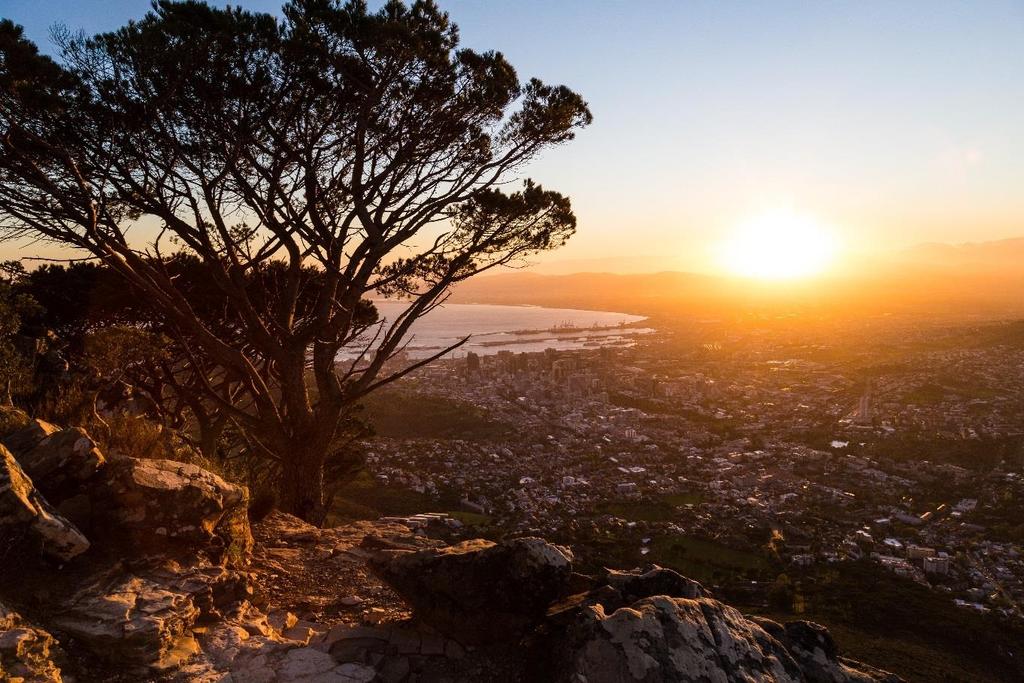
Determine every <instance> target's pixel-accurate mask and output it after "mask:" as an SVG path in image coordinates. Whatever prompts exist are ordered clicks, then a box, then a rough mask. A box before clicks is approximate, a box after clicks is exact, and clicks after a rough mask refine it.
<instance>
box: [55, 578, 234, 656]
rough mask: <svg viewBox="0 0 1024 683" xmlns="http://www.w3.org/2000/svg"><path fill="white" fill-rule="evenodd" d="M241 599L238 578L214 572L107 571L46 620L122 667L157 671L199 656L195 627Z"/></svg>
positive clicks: (219, 616) (222, 612)
mask: <svg viewBox="0 0 1024 683" xmlns="http://www.w3.org/2000/svg"><path fill="white" fill-rule="evenodd" d="M248 594H251V589H250V588H249V587H248V582H247V580H246V577H245V575H244V574H241V573H239V572H235V571H232V570H227V569H224V568H221V567H212V566H200V567H189V568H182V567H180V566H179V565H177V564H175V563H173V562H168V563H163V564H156V565H151V566H145V565H143V566H138V567H127V568H126V567H114V568H112V569H111V570H109V571H107V572H105V573H104V574H102V575H100V576H98V577H94V578H93V580H91V581H89V582H88V583H87V584H86V585H85V586H84V587H83V588H81V589H80V590H79V591H78V592H77V593H75V594H74V595H73V596H71V597H70V598H68V599H67V600H65V601H64V602H63V603H62V604H61V605H60V609H59V610H58V611H57V613H56V614H55V615H54V616H53V617H52V618H51V620H50V622H49V623H51V624H52V625H53V626H54V627H55V628H56V629H58V630H60V631H62V632H64V633H66V634H68V635H70V636H72V637H73V638H75V639H76V640H77V641H78V642H79V643H81V644H82V645H84V646H85V647H86V648H88V649H89V650H91V651H92V652H93V654H94V655H96V656H97V657H99V658H101V659H104V660H106V661H108V662H111V663H115V664H117V665H118V666H119V667H123V668H124V669H126V670H130V671H132V672H135V673H140V674H141V673H144V672H151V671H162V670H167V669H170V668H173V667H176V666H178V665H180V664H181V663H182V662H183V661H186V660H188V659H189V658H191V657H192V656H193V655H195V654H197V653H198V652H199V644H198V641H197V640H196V639H195V637H194V634H193V631H192V629H193V628H194V627H195V626H196V625H197V623H198V622H200V621H213V620H217V619H220V618H222V617H223V616H224V615H225V613H226V612H228V611H229V610H231V609H234V608H235V607H237V605H239V604H242V603H243V601H244V600H245V598H246V596H247V595H248Z"/></svg>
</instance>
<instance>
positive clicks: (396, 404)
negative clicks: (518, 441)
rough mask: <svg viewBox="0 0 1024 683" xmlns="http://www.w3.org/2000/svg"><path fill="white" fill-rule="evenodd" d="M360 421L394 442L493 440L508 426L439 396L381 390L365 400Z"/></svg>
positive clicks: (508, 429)
mask: <svg viewBox="0 0 1024 683" xmlns="http://www.w3.org/2000/svg"><path fill="white" fill-rule="evenodd" d="M363 405H364V409H365V410H364V413H363V415H362V416H361V417H362V419H363V420H364V421H365V422H366V423H367V424H369V425H370V427H371V428H372V429H373V430H374V432H375V433H376V434H379V435H380V436H385V437H390V438H395V439H467V440H479V441H486V440H496V439H501V438H502V437H504V436H506V435H508V434H509V433H510V432H511V426H510V425H508V424H506V423H503V422H502V421H501V420H499V419H497V418H496V417H494V416H492V415H490V414H488V413H487V412H486V411H484V410H482V409H480V408H478V407H476V406H474V405H471V404H468V403H465V402H463V401H458V400H456V399H452V398H449V397H446V396H441V395H439V394H426V393H410V392H406V391H399V390H389V389H384V390H382V391H379V392H377V393H375V394H371V395H370V396H367V397H366V400H365V401H364V402H363Z"/></svg>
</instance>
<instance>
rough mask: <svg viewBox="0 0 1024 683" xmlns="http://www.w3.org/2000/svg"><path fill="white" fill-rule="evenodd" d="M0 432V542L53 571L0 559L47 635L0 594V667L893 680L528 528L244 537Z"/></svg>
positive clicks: (19, 672)
mask: <svg viewBox="0 0 1024 683" xmlns="http://www.w3.org/2000/svg"><path fill="white" fill-rule="evenodd" d="M0 438H4V439H5V440H6V443H9V444H12V445H13V446H15V447H16V448H17V449H18V450H17V451H16V452H14V453H13V454H12V453H11V452H10V451H8V450H7V448H5V447H3V446H0V551H6V552H7V553H8V556H10V553H9V551H10V550H12V549H16V550H17V557H19V558H29V559H32V558H33V557H35V556H39V555H45V556H47V557H49V558H50V560H57V561H58V562H60V563H62V564H61V566H60V568H58V567H57V566H55V563H53V562H35V563H32V562H29V563H28V564H25V565H24V566H22V565H18V566H15V565H14V564H11V563H8V564H5V565H2V566H0V593H2V594H0V599H4V600H6V601H7V604H15V605H16V606H17V607H18V609H19V611H20V612H21V613H22V614H30V615H31V617H32V618H33V621H34V623H38V624H41V625H42V626H43V627H45V629H47V630H43V629H42V628H40V627H39V626H36V625H34V624H33V625H30V624H28V623H27V622H26V621H25V620H24V619H22V618H21V617H19V616H18V615H17V614H15V613H14V612H13V611H11V610H10V609H8V608H6V607H4V606H3V605H0V680H10V679H14V680H17V679H19V678H20V679H23V680H26V681H59V680H60V677H61V675H62V672H61V670H60V668H58V664H56V663H55V656H56V659H57V661H61V662H65V661H67V662H70V663H69V664H68V665H67V666H62V667H61V668H65V669H67V668H73V669H74V673H77V674H79V675H80V677H81V680H103V679H107V678H113V679H115V680H118V681H120V680H139V681H155V680H159V681H161V682H167V681H173V682H179V681H180V682H182V683H184V681H189V682H193V681H198V682H200V683H213V682H217V683H242V682H243V681H244V682H245V683H249V682H257V683H258V682H262V681H265V682H267V683H272V682H279V683H299V682H300V681H302V682H314V681H338V682H341V683H369V682H370V681H384V682H386V683H400V682H402V681H411V680H449V681H455V682H458V681H476V680H490V681H494V682H495V683H497V682H500V681H509V682H511V681H522V680H555V681H564V682H566V683H648V682H654V681H678V682H685V681H701V682H705V681H722V682H728V681H735V680H743V681H754V680H757V681H775V682H778V683H782V682H786V681H794V682H796V681H800V682H802V683H854V682H856V683H868V682H871V681H887V682H891V681H896V680H898V679H896V678H895V677H893V676H891V675H889V674H886V673H885V672H881V671H877V670H875V669H872V668H871V667H868V666H865V665H861V664H859V663H857V662H852V661H849V660H846V659H843V658H842V657H841V656H840V655H839V652H838V648H837V647H836V645H835V643H834V642H833V640H832V638H831V636H830V634H829V633H828V631H827V630H826V629H824V628H823V627H821V626H818V625H816V624H813V623H810V622H792V623H789V624H785V625H782V624H778V623H776V622H773V621H769V620H765V619H757V618H747V617H744V616H743V615H742V614H740V613H739V612H738V611H736V610H735V609H733V608H731V607H729V606H728V605H725V604H723V603H721V602H719V601H717V600H715V599H713V598H712V596H711V595H710V594H709V593H708V592H707V591H706V590H705V589H704V588H703V587H702V586H701V585H700V584H699V583H697V582H695V581H692V580H690V579H688V578H686V577H684V576H681V575H680V574H678V573H677V572H674V571H672V570H670V569H666V568H662V567H658V566H655V565H650V566H647V567H643V568H638V569H633V570H627V571H621V570H605V571H603V572H601V573H600V574H599V575H597V576H593V577H590V576H584V575H582V574H578V573H575V572H573V556H572V553H571V552H570V551H569V550H568V549H566V548H562V547H559V546H556V545H552V544H550V543H548V542H546V541H544V540H542V539H539V538H516V539H508V540H503V541H501V542H498V543H494V542H491V541H485V540H481V539H477V540H472V541H465V542H462V543H459V544H457V545H452V546H446V545H445V544H444V543H443V542H441V541H438V540H431V539H428V538H424V537H422V536H419V535H415V534H413V533H412V532H411V531H410V529H409V528H408V527H405V526H403V525H401V524H397V523H394V522H357V523H353V524H351V525H348V526H345V527H339V528H335V529H318V528H316V527H313V526H310V525H308V524H306V523H304V522H302V521H301V520H298V519H295V518H294V517H291V516H289V515H284V514H281V513H277V512H275V513H272V514H271V515H269V516H268V517H267V518H266V519H265V520H263V522H261V524H260V525H258V526H257V534H256V535H257V538H258V540H259V545H258V547H256V548H255V549H254V547H253V546H254V538H253V534H252V533H251V530H250V527H249V522H248V515H247V511H246V506H247V501H248V494H247V491H246V490H245V489H244V488H242V487H239V486H236V485H233V484H230V483H228V482H226V481H224V480H223V479H222V478H220V477H218V476H217V475H215V474H213V473H211V472H209V471H207V470H204V469H202V468H199V467H196V466H194V465H188V464H183V463H178V462H171V461H167V460H137V459H131V458H115V459H111V460H110V461H106V460H105V459H104V457H103V455H102V454H101V453H100V452H99V450H98V449H97V448H96V445H95V443H93V441H92V439H90V438H89V437H88V435H87V434H86V433H85V432H84V431H82V430H77V429H60V428H58V427H56V426H54V425H49V424H48V423H45V422H41V421H37V420H36V421H33V420H29V419H28V418H27V416H24V415H23V414H20V415H19V414H18V413H16V412H12V411H9V410H6V411H5V410H0ZM19 461H20V462H19ZM26 469H27V470H29V471H30V473H31V474H29V473H26ZM32 475H34V476H35V477H36V478H38V480H39V482H42V483H43V485H44V486H45V491H44V492H43V493H40V491H39V490H37V489H36V487H35V485H34V484H33V479H32ZM44 494H45V497H44ZM49 496H52V497H53V499H52V501H51V502H56V503H58V504H59V508H58V510H59V511H60V512H58V511H57V510H55V509H54V508H53V507H52V506H51V505H50V503H48V502H47V499H46V498H47V497H49ZM61 512H65V513H66V514H67V515H68V516H72V517H74V519H76V520H77V519H82V520H85V521H86V522H87V523H88V526H86V527H84V528H85V529H86V533H87V534H89V535H91V538H92V540H93V541H95V543H94V544H93V546H92V550H91V551H90V552H89V553H85V550H86V549H88V548H89V547H90V546H89V541H87V540H86V538H85V536H83V535H82V533H81V531H79V529H78V528H77V527H76V526H75V525H74V524H73V523H72V522H71V521H68V519H67V518H66V517H65V516H64V515H62V514H61ZM72 559H74V561H73V562H70V561H69V560H72ZM370 569H372V571H373V572H374V573H375V574H376V575H377V576H379V577H380V578H382V579H383V580H384V582H385V583H386V584H387V585H386V586H385V585H382V584H381V582H380V580H378V579H377V578H375V577H374V576H373V575H371V574H370V571H369V570H370ZM19 572H20V573H19ZM389 586H390V588H389ZM14 601H17V602H14ZM409 607H411V608H412V618H411V619H410V618H409V616H410V615H409ZM51 634H52V635H51ZM56 639H60V641H61V643H62V644H63V645H64V646H65V648H64V649H65V650H66V651H67V652H68V653H69V659H67V660H63V659H61V658H60V656H59V655H60V652H59V650H58V649H57V647H56ZM118 676H120V678H116V677H118ZM124 676H127V677H128V678H124Z"/></svg>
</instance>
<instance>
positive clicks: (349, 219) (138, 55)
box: [0, 0, 591, 522]
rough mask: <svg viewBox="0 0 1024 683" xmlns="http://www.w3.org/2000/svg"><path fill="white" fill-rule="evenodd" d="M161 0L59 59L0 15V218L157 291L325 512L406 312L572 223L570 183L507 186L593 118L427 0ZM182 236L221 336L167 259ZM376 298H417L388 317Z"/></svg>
mask: <svg viewBox="0 0 1024 683" xmlns="http://www.w3.org/2000/svg"><path fill="white" fill-rule="evenodd" d="M153 7H154V9H153V11H152V12H151V13H150V14H148V15H147V16H146V17H145V18H143V19H142V20H140V21H138V22H133V23H130V24H128V25H127V26H125V27H123V28H121V29H120V30H118V31H115V32H113V33H107V34H103V35H99V36H96V37H93V38H88V39H86V38H80V37H65V38H64V39H63V41H62V43H63V48H64V49H63V58H62V63H61V64H58V63H56V62H55V61H53V60H51V59H49V58H47V57H44V56H41V55H40V54H39V53H38V50H37V49H36V47H35V46H34V45H32V44H31V43H30V42H29V41H27V40H26V39H25V38H24V37H23V35H22V31H21V29H20V28H18V27H16V26H14V25H13V24H12V23H10V22H8V21H4V22H2V23H0V236H3V237H6V238H20V237H24V236H30V237H33V238H42V239H49V240H53V241H56V242H59V243H62V244H65V245H69V246H72V247H75V248H78V249H81V250H84V251H86V252H88V253H89V254H91V255H92V256H94V257H96V258H98V259H99V260H100V261H101V262H103V263H104V264H107V265H108V266H110V267H111V268H113V269H114V270H116V271H117V272H118V273H119V274H120V275H121V276H122V277H124V278H125V279H126V280H127V282H129V283H130V284H131V286H132V287H134V288H135V289H136V290H137V291H139V292H142V293H144V296H145V299H146V304H147V305H149V306H151V307H152V309H153V310H154V312H155V314H156V315H159V316H161V317H162V318H163V319H164V320H166V323H167V326H168V327H169V328H172V329H173V331H174V334H175V336H176V341H177V342H178V343H180V344H181V345H182V348H184V349H186V350H187V353H188V357H189V363H190V364H191V367H192V369H193V371H194V373H193V374H194V375H195V377H196V379H197V380H198V381H199V382H200V383H201V384H202V385H203V386H202V395H203V399H204V401H205V402H206V403H208V404H211V405H216V406H217V408H218V409H219V410H221V411H223V412H224V414H225V415H227V416H228V417H229V419H230V420H231V422H232V423H233V424H234V425H236V426H237V428H238V429H239V430H240V432H242V433H244V434H245V435H246V437H247V438H248V440H249V441H250V442H251V444H252V447H253V449H254V453H256V454H258V456H259V457H262V458H265V459H267V460H269V461H271V462H273V463H274V465H275V467H276V468H277V469H278V470H279V472H280V482H279V487H278V493H279V502H280V504H281V506H282V507H283V509H285V510H286V511H289V512H292V513H295V514H298V515H299V516H301V517H303V518H304V519H308V520H311V521H314V522H319V521H321V520H322V519H323V516H324V514H325V510H324V497H323V490H324V486H323V470H324V462H325V461H326V459H327V458H329V457H330V454H331V452H332V449H334V448H336V447H337V446H336V444H337V443H338V440H339V438H341V437H342V436H343V435H342V434H341V432H340V430H342V429H343V425H345V424H346V423H347V417H346V416H347V415H348V414H349V411H350V409H351V408H352V406H353V405H355V404H356V403H357V402H358V401H359V399H360V398H361V397H363V396H365V395H366V394H367V393H368V392H371V391H373V390H374V389H376V388H378V387H380V386H382V385H384V384H386V383H387V382H390V381H393V380H394V379H397V378H398V377H401V376H402V375H404V374H406V373H407V372H409V371H411V370H413V369H415V368H416V367H418V366H419V365H422V364H423V363H425V362H428V361H429V360H431V359H424V360H422V361H418V362H416V363H412V364H409V365H406V366H403V367H400V368H393V367H392V366H393V365H394V363H393V362H391V363H390V364H389V361H394V360H395V359H396V358H397V357H398V356H399V354H400V352H401V351H402V350H403V348H404V345H406V344H407V343H408V333H409V330H410V327H411V326H412V324H413V323H414V322H415V321H416V320H417V319H418V318H420V317H421V316H423V315H425V314H427V313H429V312H430V311H431V310H432V309H433V308H434V307H436V306H438V305H440V304H441V303H442V302H443V301H444V300H445V297H446V296H447V293H448V291H449V289H450V287H451V286H452V285H453V284H455V283H458V282H460V281H462V280H465V279H466V278H469V277H472V276H474V275H476V274H478V273H480V272H483V271H486V270H488V269H491V268H495V267H497V266H500V265H503V264H510V263H515V262H519V261H521V260H522V259H523V258H524V257H526V256H528V255H530V254H533V253H536V252H538V251H542V250H546V249H552V248H556V247H558V246H560V245H561V244H563V243H564V242H565V240H566V239H568V238H569V236H570V235H571V234H572V233H573V231H574V230H575V223H576V221H575V217H574V215H573V213H572V209H571V206H570V203H569V200H568V199H567V198H565V197H563V196H562V195H560V194H558V193H556V192H552V191H548V190H544V189H543V188H542V187H541V186H539V185H537V184H535V183H533V182H532V181H530V180H525V181H523V183H522V186H521V188H520V189H518V190H515V191H506V185H507V183H508V182H509V181H510V180H512V179H513V178H514V176H515V175H516V174H517V173H519V172H520V171H521V170H522V169H523V167H524V165H525V164H527V163H528V162H530V161H531V160H532V159H534V158H536V156H537V155H538V154H539V153H540V152H541V151H543V150H545V149H547V148H549V147H551V146H553V145H557V144H560V143H563V142H566V141H568V140H570V139H572V138H573V136H574V133H575V131H576V130H577V129H578V128H580V127H582V126H585V125H587V124H588V123H589V122H590V120H591V116H590V113H589V111H588V109H587V106H586V104H585V102H584V101H583V100H582V99H581V98H580V96H579V95H577V94H576V93H574V92H572V91H571V90H569V89H568V88H566V87H564V86H558V87H554V86H549V85H545V84H543V83H541V82H540V81H538V80H536V79H533V80H530V81H528V82H526V83H525V84H524V83H521V82H520V81H519V79H518V77H517V75H516V73H515V70H514V69H513V68H512V67H511V65H509V63H508V62H507V61H506V60H505V58H504V57H503V56H502V55H501V54H500V53H497V52H484V53H478V52H474V51H472V50H467V49H459V48H458V31H457V28H456V26H455V25H454V24H452V23H451V22H450V20H449V18H448V16H447V15H446V14H445V13H443V12H441V11H440V10H439V9H438V8H437V6H436V5H435V4H434V3H433V2H431V1H427V0H421V1H417V2H415V3H414V4H412V5H411V6H406V5H404V4H402V3H401V2H396V1H392V2H388V3H386V4H385V5H384V7H383V8H381V9H380V10H379V11H378V12H370V11H369V10H368V9H367V6H366V3H365V2H359V1H356V0H353V1H351V2H347V3H345V4H341V3H340V2H338V1H337V0H293V2H290V3H289V4H287V5H285V7H284V8H283V16H282V17H281V18H277V17H274V16H271V15H267V14H259V13H252V12H246V11H243V10H240V9H236V8H228V9H216V8H213V7H210V6H208V5H206V4H204V3H201V2H172V1H170V0H158V1H157V2H155V3H154V6H153ZM178 250H181V251H184V252H186V253H187V254H188V255H189V256H190V257H192V258H195V259H197V260H198V262H199V263H200V264H202V268H203V269H204V271H205V276H204V277H205V281H206V282H209V283H211V285H210V286H212V287H215V288H216V290H217V292H218V293H219V295H220V296H222V297H223V299H224V301H225V302H226V304H225V305H226V313H227V315H226V318H225V319H226V320H229V322H228V323H226V324H227V325H229V326H230V327H231V328H232V329H231V333H230V334H229V335H225V334H224V330H223V329H222V328H223V327H224V326H223V325H221V326H215V325H211V324H210V321H209V320H208V319H204V317H203V316H202V315H201V314H200V313H199V312H197V311H196V310H195V307H194V306H193V303H192V301H190V299H189V296H188V295H187V293H186V292H187V284H186V283H183V282H182V281H181V280H180V279H178V278H175V277H174V275H173V268H171V267H169V266H168V263H169V262H173V260H174V254H173V252H175V251H178ZM310 268H312V269H314V270H315V271H316V272H317V276H316V277H315V278H310V277H309V274H308V271H309V269H310ZM378 295H383V296H388V297H401V298H403V300H404V301H406V304H407V305H406V306H405V308H404V310H403V312H402V313H401V314H400V315H397V316H396V317H395V318H394V319H393V320H380V319H379V317H378V315H377V313H376V310H375V309H373V307H372V304H370V303H369V302H368V301H367V299H368V298H370V297H372V296H378ZM239 338H241V339H243V340H244V344H243V345H241V346H240V345H238V344H237V343H236V341H237V340H238V339H239ZM449 350H450V349H446V350H444V351H441V352H440V353H438V354H436V356H435V358H436V357H440V356H442V355H443V354H445V353H447V352H448V351H449ZM343 351H344V352H345V353H342V352H343ZM339 358H347V359H349V360H347V361H345V362H339V360H338V359H339ZM211 372H213V374H214V375H215V376H218V377H220V378H222V380H223V381H225V382H228V383H229V384H230V386H232V387H234V388H235V391H236V393H234V394H232V395H230V396H228V395H225V393H224V391H223V386H219V385H218V384H215V383H212V382H207V381H206V378H207V377H208V376H209V375H210V373H211Z"/></svg>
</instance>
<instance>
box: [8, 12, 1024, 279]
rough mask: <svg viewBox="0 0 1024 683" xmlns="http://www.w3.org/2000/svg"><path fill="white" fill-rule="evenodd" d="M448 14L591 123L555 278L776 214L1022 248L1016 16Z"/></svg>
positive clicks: (863, 238) (471, 37)
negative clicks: (565, 92)
mask: <svg viewBox="0 0 1024 683" xmlns="http://www.w3.org/2000/svg"><path fill="white" fill-rule="evenodd" d="M235 4H240V5H242V6H244V7H248V8H251V9H257V10H264V11H277V8H278V6H279V5H280V3H279V2H277V1H267V0H249V1H244V0H243V1H241V2H238V3H235ZM440 4H441V6H442V7H443V8H444V9H446V10H448V11H449V12H450V14H451V16H452V18H453V19H454V20H455V22H456V23H457V24H458V25H459V26H460V29H461V35H462V40H463V44H464V45H466V46H468V47H472V48H475V49H481V50H484V49H496V50H500V51H501V52H503V53H504V54H505V55H506V57H508V59H509V61H510V62H511V63H512V64H513V65H514V66H515V67H516V69H517V71H518V72H519V74H520V77H521V78H523V79H525V78H528V77H531V76H538V77H540V78H541V79H542V80H544V81H547V82H550V83H564V84H566V85H569V86H570V87H572V88H573V89H575V90H577V91H579V92H580V93H581V94H582V95H583V96H584V98H585V99H587V101H588V102H589V104H590V106H591V109H592V111H593V113H594V123H593V125H592V126H590V127H589V128H587V129H585V130H584V131H582V132H581V133H580V134H579V136H578V137H577V139H576V140H575V141H573V142H571V143H569V144H567V145H565V146H563V147H559V148H557V149H555V150H552V151H550V152H548V153H546V154H545V156H544V157H543V158H541V159H540V160H538V161H537V162H535V163H534V164H533V165H532V166H531V167H530V168H529V169H527V174H528V175H529V176H531V177H533V178H534V179H536V180H537V181H539V182H541V183H542V184H543V185H544V186H545V187H550V188H552V189H556V190H559V191H561V192H563V193H566V194H568V195H569V196H570V197H571V198H572V201H573V206H574V208H575V210H576V213H577V216H578V218H579V230H578V233H577V235H576V236H575V237H574V238H573V239H572V240H571V242H570V244H569V245H568V246H566V247H565V248H563V249H562V250H559V251H558V252H556V253H553V254H550V255H547V256H546V257H545V258H543V259H542V260H541V262H540V265H539V269H540V270H542V271H544V270H546V271H548V272H571V271H574V270H609V271H621V272H638V271H655V270H697V271H713V270H715V269H716V267H717V265H716V264H717V261H716V256H715V255H716V254H717V253H718V250H719V248H720V247H721V245H722V244H724V243H727V242H728V241H729V240H734V239H735V235H736V234H737V231H739V232H740V233H742V230H743V226H749V225H751V224H755V225H756V224H760V223H764V222H765V221H764V220H761V219H760V218H759V217H763V216H765V215H772V216H774V215H778V214H779V213H780V212H784V213H788V214H791V215H794V216H799V217H800V221H802V223H801V224H806V223H808V222H810V223H813V224H814V225H818V226H821V228H822V230H824V231H827V232H828V233H829V235H830V236H832V237H834V238H835V241H836V243H837V244H840V245H842V249H844V250H846V251H848V252H853V253H856V252H862V251H872V250H896V249H903V248H906V247H908V246H910V245H914V244H918V243H922V242H950V243H961V242H977V241H987V240H997V239H1004V238H1010V237H1018V236H1024V125H1021V116H1022V111H1024V77H1022V74H1024V2H1021V1H1020V0H1017V1H1012V2H943V1H936V0H930V1H927V2H909V1H901V2H891V1H886V2H870V1H864V2H855V3H846V2H843V3H840V2H825V1H821V2H786V1H784V0H779V1H773V2H763V3H755V2H720V1H708V2H684V1H682V0H679V1H676V0H672V1H670V0H645V1H643V2H635V1H626V0H622V1H611V0H561V1H552V0H486V1H481V0H441V2H440ZM147 9H148V2H147V1H146V0H75V1H74V2H68V1H67V0H62V1H58V0H0V16H4V17H7V18H10V19H13V20H14V21H15V22H17V23H20V24H22V25H23V26H25V27H26V30H27V32H28V35H29V37H30V38H32V39H34V40H35V41H37V42H38V43H39V44H40V46H41V47H42V48H43V49H44V50H51V51H52V45H50V42H49V28H50V26H52V25H53V24H54V23H63V24H65V25H67V26H68V27H70V28H72V29H83V30H85V31H86V32H97V31H102V30H108V29H112V28H116V27H117V26H118V25H120V24H122V23H123V22H125V21H126V20H128V19H130V18H133V17H138V16H141V15H142V14H144V13H145V11H146V10H147ZM759 220H760V223H759V222H758V221H759Z"/></svg>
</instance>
